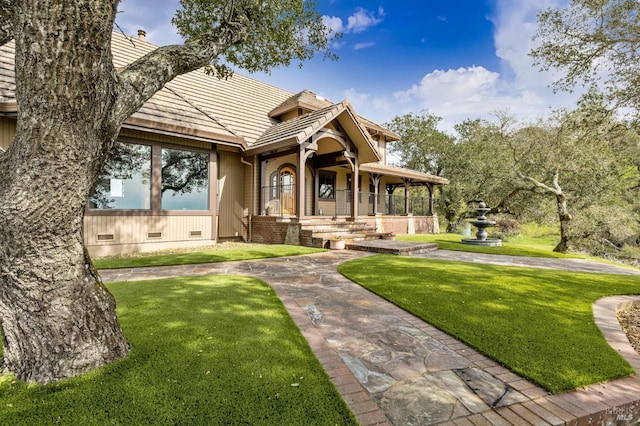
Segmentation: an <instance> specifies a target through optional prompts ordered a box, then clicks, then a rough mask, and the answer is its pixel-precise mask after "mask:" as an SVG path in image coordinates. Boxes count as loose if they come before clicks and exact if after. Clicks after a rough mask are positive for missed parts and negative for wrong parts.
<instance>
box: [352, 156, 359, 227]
mask: <svg viewBox="0 0 640 426" xmlns="http://www.w3.org/2000/svg"><path fill="white" fill-rule="evenodd" d="M359 174H360V166H359V165H358V157H357V156H354V158H353V179H351V218H353V219H354V220H355V219H356V218H357V217H358V204H359V203H358V200H359V198H360V197H359V192H360V187H359V185H358V181H359V180H360V179H359V176H358V175H359Z"/></svg>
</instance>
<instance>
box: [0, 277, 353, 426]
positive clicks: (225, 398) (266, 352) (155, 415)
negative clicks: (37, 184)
mask: <svg viewBox="0 0 640 426" xmlns="http://www.w3.org/2000/svg"><path fill="white" fill-rule="evenodd" d="M108 287H109V289H110V291H111V292H112V293H113V294H114V295H115V297H116V300H117V301H118V315H119V318H120V321H121V324H122V327H123V330H124V332H125V334H126V336H127V338H128V339H129V343H130V344H131V347H132V350H131V353H130V355H129V356H128V357H126V358H125V359H123V360H120V361H117V362H115V363H113V364H111V365H109V366H106V367H104V368H102V369H99V370H97V371H95V372H92V373H88V374H86V375H83V376H81V377H77V378H74V379H68V380H64V381H62V382H59V383H57V384H53V385H47V386H29V385H26V384H24V383H22V382H18V381H16V380H13V379H12V378H11V376H8V375H4V376H2V375H0V419H1V420H0V424H6V425H35V424H37V425H48V424H65V425H105V424H118V425H141V424H145V425H169V424H171V425H175V424H203V425H323V426H324V425H355V424H356V421H355V418H354V416H353V414H352V413H351V412H350V411H349V409H348V407H347V406H346V404H345V403H344V401H343V400H342V399H341V398H340V396H339V394H338V393H337V391H336V390H335V388H334V387H333V385H332V384H331V382H330V381H329V379H328V377H327V375H326V373H325V372H324V370H323V368H322V366H321V365H320V364H319V362H318V361H317V359H316V358H315V356H314V355H313V353H312V352H311V350H310V348H309V346H308V345H307V342H306V341H305V339H304V337H303V336H302V335H301V334H300V332H299V331H298V329H297V328H296V326H295V324H294V322H293V321H292V320H291V318H290V317H289V315H288V313H287V311H286V310H285V308H284V307H283V305H282V304H281V302H280V300H279V299H278V297H277V295H276V294H275V292H274V291H273V290H272V289H271V288H270V287H269V286H268V285H267V284H266V283H264V282H263V281H260V280H257V279H253V278H247V277H237V276H214V277H211V276H209V277H197V278H174V279H164V280H151V281H138V282H130V283H112V284H109V286H108Z"/></svg>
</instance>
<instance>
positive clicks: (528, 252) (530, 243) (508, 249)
mask: <svg viewBox="0 0 640 426" xmlns="http://www.w3.org/2000/svg"><path fill="white" fill-rule="evenodd" d="M462 238H466V237H464V236H462V235H459V234H420V235H400V236H398V237H397V239H398V240H401V241H413V242H428V243H437V244H438V248H439V249H441V250H454V251H466V252H472V253H487V254H502V255H508V256H530V257H550V258H572V257H573V258H575V257H580V256H578V255H575V254H563V253H556V252H554V251H553V248H554V247H555V246H556V244H557V243H558V242H557V239H556V238H555V237H542V238H541V237H536V238H525V237H518V238H510V239H509V241H504V242H503V243H502V247H482V246H473V245H469V244H462V242H461V241H460V240H462ZM472 238H474V237H472Z"/></svg>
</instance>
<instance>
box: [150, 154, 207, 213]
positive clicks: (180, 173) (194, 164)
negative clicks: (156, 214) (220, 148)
mask: <svg viewBox="0 0 640 426" xmlns="http://www.w3.org/2000/svg"><path fill="white" fill-rule="evenodd" d="M161 192H162V209H163V210H208V209H209V155H208V154H203V153H198V152H192V151H182V150H178V149H168V148H163V149H162V184H161Z"/></svg>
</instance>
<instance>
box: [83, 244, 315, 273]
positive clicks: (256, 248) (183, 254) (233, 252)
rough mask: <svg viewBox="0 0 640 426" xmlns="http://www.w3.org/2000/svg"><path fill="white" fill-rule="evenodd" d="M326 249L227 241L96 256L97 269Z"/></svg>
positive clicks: (190, 262) (288, 254)
mask: <svg viewBox="0 0 640 426" xmlns="http://www.w3.org/2000/svg"><path fill="white" fill-rule="evenodd" d="M321 251H324V250H323V249H318V248H311V247H302V246H290V245H284V244H273V245H264V244H248V243H240V244H239V243H233V244H229V243H224V244H220V245H218V246H212V247H207V248H206V249H204V250H193V249H191V250H183V251H179V252H166V253H152V254H138V255H135V256H130V255H127V256H122V257H113V258H103V259H95V260H94V261H93V263H94V265H95V267H96V268H97V269H121V268H140V267H144V266H173V265H193V264H197V263H214V262H230V261H236V260H249V259H266V258H270V257H280V256H297V255H301V254H310V253H318V252H321Z"/></svg>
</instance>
